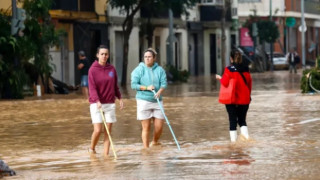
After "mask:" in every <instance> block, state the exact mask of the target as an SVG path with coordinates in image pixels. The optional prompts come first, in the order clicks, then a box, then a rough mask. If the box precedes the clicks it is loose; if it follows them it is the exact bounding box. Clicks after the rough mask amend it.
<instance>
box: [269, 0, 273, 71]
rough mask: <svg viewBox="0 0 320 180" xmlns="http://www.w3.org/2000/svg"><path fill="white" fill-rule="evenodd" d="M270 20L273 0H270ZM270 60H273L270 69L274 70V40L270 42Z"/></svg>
mask: <svg viewBox="0 0 320 180" xmlns="http://www.w3.org/2000/svg"><path fill="white" fill-rule="evenodd" d="M270 21H272V0H270ZM270 60H271V67H270V70H271V71H273V42H270Z"/></svg>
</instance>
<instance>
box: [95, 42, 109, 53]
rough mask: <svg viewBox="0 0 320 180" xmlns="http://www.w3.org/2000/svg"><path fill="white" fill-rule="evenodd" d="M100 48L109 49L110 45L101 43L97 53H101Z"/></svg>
mask: <svg viewBox="0 0 320 180" xmlns="http://www.w3.org/2000/svg"><path fill="white" fill-rule="evenodd" d="M100 49H108V51H109V48H108V46H106V45H103V44H102V45H100V46H99V47H98V48H97V53H99V51H100Z"/></svg>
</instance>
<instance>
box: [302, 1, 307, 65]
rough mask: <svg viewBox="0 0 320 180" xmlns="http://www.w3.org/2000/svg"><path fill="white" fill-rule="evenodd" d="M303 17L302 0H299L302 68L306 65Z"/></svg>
mask: <svg viewBox="0 0 320 180" xmlns="http://www.w3.org/2000/svg"><path fill="white" fill-rule="evenodd" d="M305 25H306V23H305V19H304V0H301V46H302V49H301V51H302V68H303V69H305V67H306V55H305V49H306V47H305V29H306V28H307V27H305Z"/></svg>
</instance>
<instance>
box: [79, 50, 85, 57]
mask: <svg viewBox="0 0 320 180" xmlns="http://www.w3.org/2000/svg"><path fill="white" fill-rule="evenodd" d="M78 55H79V56H82V57H83V56H86V53H85V52H84V51H82V50H81V51H79V52H78Z"/></svg>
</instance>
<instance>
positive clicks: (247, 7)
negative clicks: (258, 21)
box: [238, 0, 285, 17]
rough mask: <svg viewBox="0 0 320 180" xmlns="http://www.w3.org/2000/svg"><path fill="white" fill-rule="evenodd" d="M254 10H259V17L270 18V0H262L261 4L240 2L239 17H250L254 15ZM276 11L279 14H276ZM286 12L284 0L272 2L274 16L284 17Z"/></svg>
mask: <svg viewBox="0 0 320 180" xmlns="http://www.w3.org/2000/svg"><path fill="white" fill-rule="evenodd" d="M253 9H255V10H257V15H258V16H269V15H270V0H261V2H254V3H252V2H247V3H242V2H238V15H239V16H240V17H248V16H249V15H253V11H252V10H253ZM276 9H278V10H279V11H278V13H277V14H274V13H275V11H276ZM284 10H285V4H284V0H276V1H275V0H272V14H273V16H283V15H284Z"/></svg>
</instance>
